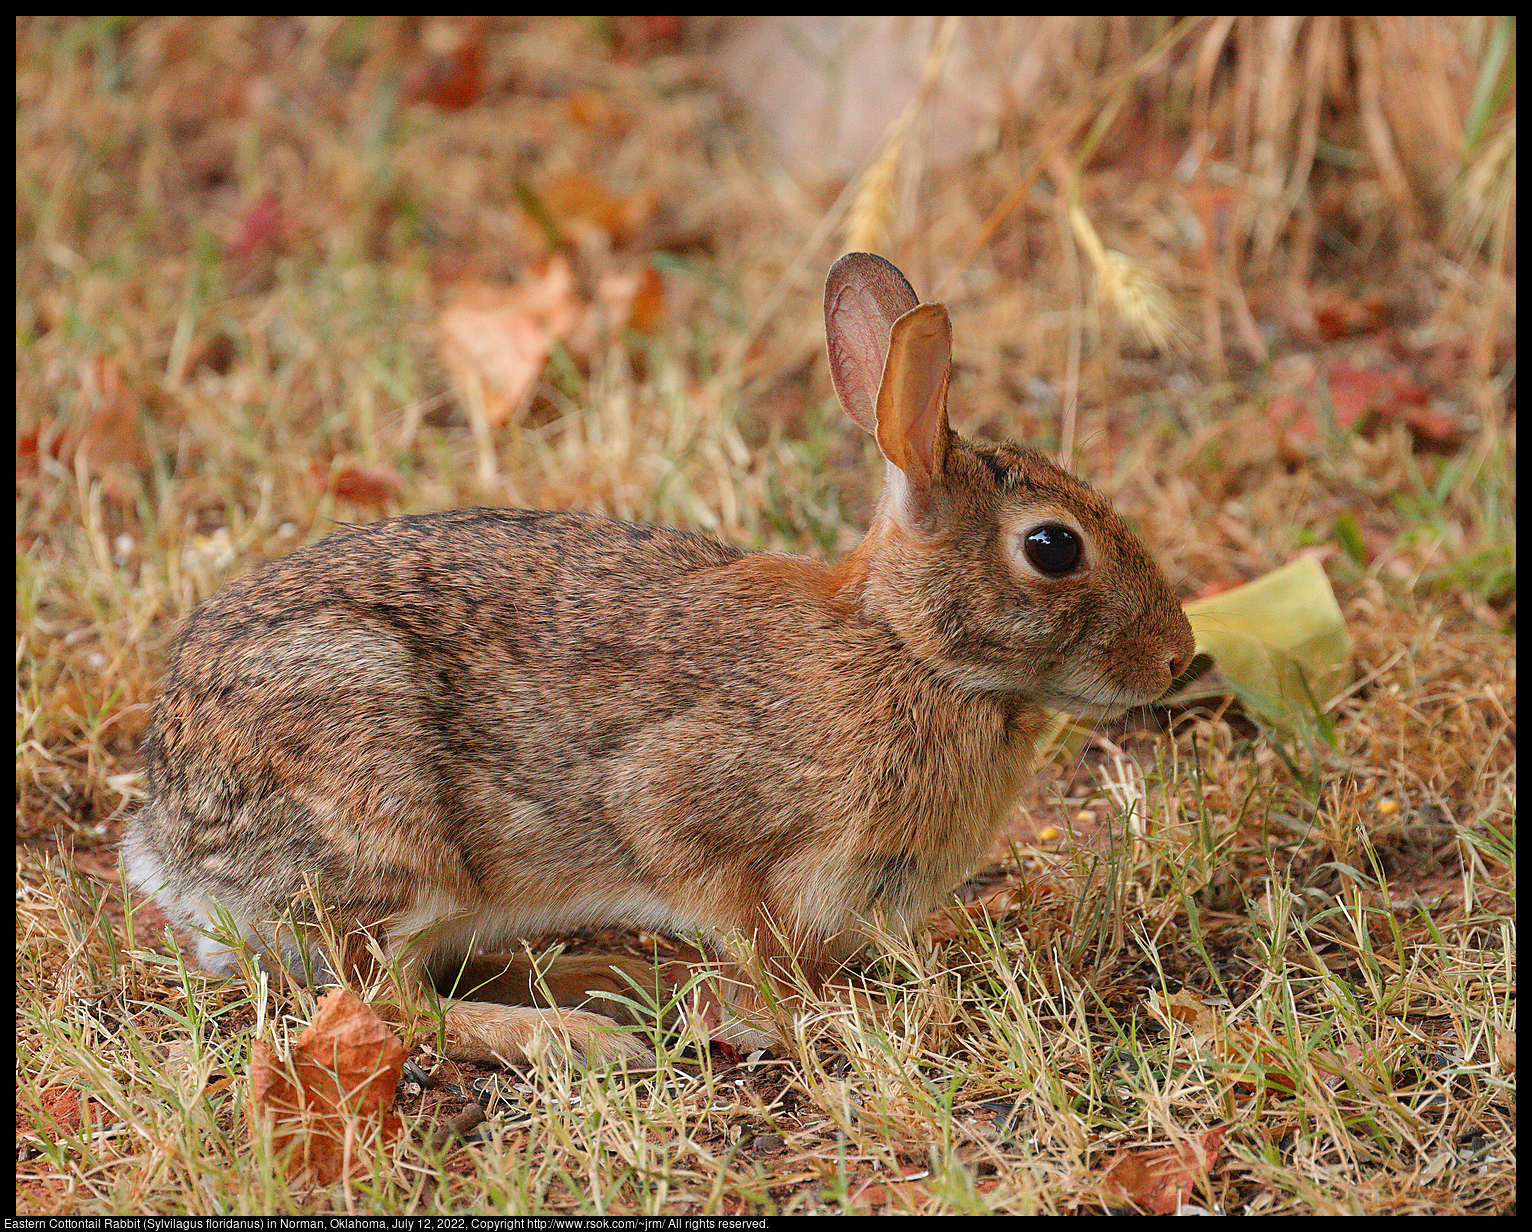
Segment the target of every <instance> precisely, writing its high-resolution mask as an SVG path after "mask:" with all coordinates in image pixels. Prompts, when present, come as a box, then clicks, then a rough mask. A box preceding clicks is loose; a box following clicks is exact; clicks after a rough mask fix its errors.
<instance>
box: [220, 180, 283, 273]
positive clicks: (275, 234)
mask: <svg viewBox="0 0 1532 1232" xmlns="http://www.w3.org/2000/svg"><path fill="white" fill-rule="evenodd" d="M285 225H286V218H285V217H284V215H283V213H282V203H281V201H280V200H278V198H277V194H276V193H274V192H267V193H262V194H261V195H260V196H259V197H258V198H257V199H256V201H255V203H254V204H253V205H252V206H251V207H250V208H249V209H247V210H246V211H245V213H244V217H242V218H241V219H240V220H239V235H238V237H237V238H236V239H235V241H234V243H233V244H231V245H230V246H229V253H230V255H231V256H235V257H241V258H244V257H249V256H252V255H254V253H255V251H256V250H257V249H258V248H260V247H261V245H263V244H266V243H269V242H271V241H274V240H276V239H278V238H279V237H280V236H281V234H282V229H283V227H284V226H285Z"/></svg>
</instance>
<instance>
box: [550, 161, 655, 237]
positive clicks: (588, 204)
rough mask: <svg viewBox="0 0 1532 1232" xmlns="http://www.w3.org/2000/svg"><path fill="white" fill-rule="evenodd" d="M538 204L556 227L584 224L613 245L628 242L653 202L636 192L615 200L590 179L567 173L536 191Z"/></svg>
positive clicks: (579, 172) (603, 186)
mask: <svg viewBox="0 0 1532 1232" xmlns="http://www.w3.org/2000/svg"><path fill="white" fill-rule="evenodd" d="M537 195H538V200H539V201H541V202H542V205H543V207H544V208H545V209H546V210H547V211H548V212H549V213H550V214H552V215H553V217H554V219H555V220H556V221H557V222H558V223H559V225H560V226H567V225H568V224H569V223H571V222H584V223H588V224H589V225H591V226H594V227H597V228H599V229H600V230H602V231H604V232H606V234H607V235H608V236H609V237H610V239H611V242H612V243H613V244H621V243H623V242H624V241H625V240H627V239H629V238H630V237H631V236H632V234H633V232H634V230H635V229H636V228H637V227H638V225H639V224H640V223H641V222H642V221H643V219H644V218H645V216H646V215H647V214H648V213H649V210H650V208H651V207H652V204H653V201H652V199H651V197H650V196H649V195H648V194H647V193H643V192H639V193H635V194H633V195H631V196H627V197H619V196H617V195H616V194H614V193H613V192H612V191H611V190H610V189H608V188H607V186H606V185H605V184H603V183H602V182H601V181H600V180H598V179H597V178H596V177H595V176H593V175H587V174H585V173H584V172H583V171H569V172H565V173H564V174H562V175H556V176H554V177H552V178H551V179H549V180H548V181H547V182H545V183H544V184H543V185H542V186H541V188H540V189H539V190H538V194H537Z"/></svg>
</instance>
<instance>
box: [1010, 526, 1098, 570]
mask: <svg viewBox="0 0 1532 1232" xmlns="http://www.w3.org/2000/svg"><path fill="white" fill-rule="evenodd" d="M1021 547H1022V550H1023V551H1024V552H1026V554H1027V559H1028V560H1029V561H1031V562H1032V567H1033V568H1034V569H1036V570H1037V571H1038V572H1039V573H1041V574H1044V575H1046V576H1048V577H1063V576H1064V575H1065V574H1066V573H1070V572H1073V571H1074V570H1075V569H1076V568H1078V567H1079V564H1080V562H1081V561H1082V560H1083V559H1084V558H1085V548H1084V545H1083V544H1081V542H1080V536H1079V535H1077V534H1076V533H1075V532H1074V531H1072V530H1070V529H1069V527H1067V526H1061V525H1060V524H1059V523H1057V522H1045V523H1043V525H1041V526H1039V527H1037V529H1035V530H1032V531H1029V532H1027V537H1026V538H1025V539H1023V540H1022V543H1021Z"/></svg>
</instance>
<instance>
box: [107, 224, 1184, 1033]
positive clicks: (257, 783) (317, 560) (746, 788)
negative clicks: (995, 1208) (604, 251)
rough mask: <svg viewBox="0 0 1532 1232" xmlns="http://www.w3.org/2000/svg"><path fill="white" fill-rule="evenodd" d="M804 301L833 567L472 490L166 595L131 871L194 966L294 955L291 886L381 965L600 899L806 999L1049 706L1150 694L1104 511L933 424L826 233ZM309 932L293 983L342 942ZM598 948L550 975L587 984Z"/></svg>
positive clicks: (962, 837) (917, 322)
mask: <svg viewBox="0 0 1532 1232" xmlns="http://www.w3.org/2000/svg"><path fill="white" fill-rule="evenodd" d="M825 317H826V328H827V333H828V336H829V347H830V361H831V372H832V376H833V378H834V383H835V388H836V392H837V394H838V395H839V397H840V399H841V402H842V405H843V406H844V408H845V409H846V412H847V413H848V414H849V415H850V416H851V418H852V419H853V420H855V421H856V422H857V423H858V424H860V425H861V426H862V427H863V428H864V429H866V430H867V431H868V432H870V433H872V434H873V435H874V436H875V437H876V438H877V440H878V444H879V447H880V449H881V451H882V453H883V455H884V457H885V459H886V461H887V482H886V483H885V486H884V491H883V494H882V497H881V499H880V501H879V504H878V507H877V511H876V514H875V516H874V518H873V521H872V525H871V527H870V529H869V530H868V532H867V536H866V538H865V539H864V540H863V542H862V543H861V545H860V546H859V547H857V548H856V549H855V550H854V551H853V552H851V553H850V554H849V555H848V556H846V557H845V558H844V559H842V560H840V561H839V562H838V563H835V564H833V565H825V564H821V563H819V562H817V561H813V560H806V559H801V558H799V557H794V556H786V555H779V554H775V553H756V554H747V553H744V552H741V551H738V550H736V549H734V548H731V547H727V546H725V545H723V544H720V543H716V542H714V541H712V540H710V539H707V538H704V537H703V536H700V535H695V534H688V533H686V532H683V531H676V530H664V529H658V528H654V527H644V526H634V525H629V524H626V523H622V522H615V521H612V520H609V519H607V518H602V517H594V516H590V515H587V514H574V513H532V512H526V511H522V510H506V509H469V510H462V511H458V512H451V513H442V514H434V515H428V516H424V517H408V518H395V519H391V520H388V521H384V522H379V523H377V524H374V525H371V526H365V527H359V528H350V529H346V530H342V531H340V532H338V533H336V534H334V535H332V536H330V537H329V538H328V539H325V540H324V541H323V542H321V543H318V544H315V545H313V546H311V547H308V548H305V549H303V550H302V551H299V552H296V553H294V554H293V555H291V556H289V557H287V558H286V559H284V560H280V561H277V562H276V563H274V564H272V565H270V566H269V567H267V568H265V569H263V570H261V571H260V572H258V573H256V574H255V575H254V576H252V577H250V578H248V579H246V580H244V581H243V582H240V583H238V584H235V585H231V586H229V587H228V588H227V589H225V590H224V591H223V592H222V593H220V594H219V595H217V596H216V597H214V598H213V599H211V600H210V601H209V602H207V603H206V604H204V605H203V606H202V607H201V608H200V609H199V610H198V611H197V612H196V613H195V614H194V615H193V616H192V618H191V620H190V621H189V623H188V625H187V628H186V630H185V633H184V634H183V636H182V637H181V639H180V641H179V643H178V644H177V646H176V647H175V650H174V651H173V653H172V655H171V659H170V664H169V670H168V672H167V675H166V679H165V685H164V691H163V694H162V696H161V697H160V699H159V703H158V705H157V706H156V708H155V713H154V719H153V726H152V731H151V734H150V737H149V740H148V743H147V745H146V754H147V761H148V766H149V776H150V788H151V792H150V795H151V798H150V801H149V803H148V805H147V806H146V808H145V809H144V810H143V811H142V812H141V813H140V814H139V815H138V816H137V817H136V818H135V819H134V821H133V823H132V825H131V827H130V831H129V834H128V837H127V842H126V861H127V866H128V869H129V872H130V874H131V876H132V878H133V880H134V882H135V883H136V884H137V885H139V886H140V887H142V888H144V889H145V890H147V891H149V892H151V893H154V894H156V895H157V897H158V899H159V901H160V903H161V904H162V905H163V906H164V907H165V909H166V910H167V912H169V913H170V914H171V916H172V917H173V918H175V919H177V920H178V921H180V922H182V923H184V924H187V925H191V926H193V927H195V928H196V929H198V930H200V931H201V932H202V934H203V935H202V937H201V939H200V940H199V943H198V954H199V958H200V959H201V960H202V961H203V963H204V965H207V966H210V967H212V968H214V969H228V967H229V966H230V962H231V958H230V954H229V952H228V951H227V950H226V949H224V948H223V947H222V945H220V944H219V943H218V942H217V941H215V940H213V939H212V938H211V937H209V936H208V935H207V930H209V929H210V928H212V927H213V925H214V923H215V921H216V920H218V919H219V918H220V913H226V915H227V917H229V918H232V920H233V921H234V923H235V924H236V926H237V927H238V928H239V929H241V930H243V932H244V933H245V935H246V937H247V938H248V939H249V940H251V941H252V943H257V944H259V945H262V946H264V947H265V950H266V952H267V953H273V952H278V951H279V952H280V953H281V955H282V959H283V961H285V962H286V963H287V965H288V966H289V967H290V968H291V967H295V966H296V965H297V961H298V960H297V958H296V952H297V950H298V942H299V940H308V939H309V933H308V927H309V926H308V925H307V924H305V921H308V920H311V919H312V918H313V913H312V911H310V912H308V913H307V914H305V912H304V911H303V909H302V907H301V900H302V899H303V897H304V895H305V892H306V890H307V891H309V892H312V893H317V895H318V897H319V903H320V905H321V906H322V907H324V908H325V909H326V911H327V912H328V913H330V914H332V915H333V916H334V917H336V918H337V919H339V920H340V921H341V932H342V933H343V934H344V935H346V936H351V937H363V938H365V937H366V936H371V937H373V938H374V939H376V940H377V941H379V942H380V943H381V945H382V947H383V949H384V951H385V952H386V954H387V955H388V956H389V957H391V958H402V959H403V966H404V969H405V970H406V971H407V972H408V973H410V978H411V979H412V980H415V979H424V978H426V977H428V976H434V977H437V978H440V977H441V976H442V975H443V974H444V973H445V974H448V975H450V974H451V973H452V972H454V971H455V970H456V968H457V965H458V963H459V962H460V961H461V960H463V959H464V957H465V956H467V955H468V954H469V953H470V952H471V951H474V950H476V949H482V948H484V947H494V946H498V945H504V944H507V943H513V942H514V941H515V939H518V938H523V937H532V936H537V935H539V934H542V933H546V932H550V931H555V930H565V929H571V928H578V927H582V926H590V925H604V924H609V923H616V922H623V923H629V924H640V925H646V926H648V927H651V928H656V929H662V930H669V931H674V932H678V933H681V932H700V933H701V934H702V935H703V936H704V937H705V938H707V939H708V940H709V943H710V944H711V945H712V946H713V947H714V952H715V953H716V954H717V955H719V956H720V957H722V956H726V955H728V954H730V953H731V950H730V944H731V943H730V938H736V939H738V938H743V939H744V940H745V941H747V942H749V943H751V945H753V948H754V950H755V953H756V957H757V961H758V963H759V966H758V968H757V970H759V971H762V972H764V973H765V975H766V977H767V978H769V979H772V980H773V981H778V982H780V983H781V985H782V988H783V989H784V990H785V989H786V975H787V972H788V971H789V970H791V969H793V968H796V969H797V970H798V972H799V973H800V974H801V975H802V977H803V978H804V979H805V980H806V981H807V982H808V984H809V985H810V986H811V987H813V986H818V985H820V984H821V983H822V982H823V981H824V980H825V979H826V978H827V977H828V976H829V975H830V974H832V973H833V972H834V970H835V969H836V968H837V966H838V965H839V964H841V963H842V962H844V961H845V959H846V958H847V957H848V956H849V955H851V954H852V953H854V952H855V950H856V949H857V948H859V947H860V946H861V945H862V944H864V943H865V936H866V931H865V928H866V925H867V923H868V922H869V921H873V920H877V921H881V922H883V923H884V924H885V925H891V926H894V927H908V926H909V925H911V924H913V923H914V922H916V921H918V920H919V919H920V918H921V916H922V915H923V914H924V913H925V912H926V911H928V910H929V909H930V908H931V907H932V906H934V905H935V904H937V903H938V902H939V901H940V900H941V899H942V897H943V896H944V895H946V894H947V893H948V892H949V891H950V890H951V889H952V888H953V886H954V885H956V884H957V882H958V881H959V880H960V879H961V878H962V877H963V876H964V875H965V873H966V872H967V871H969V870H970V869H971V868H972V867H973V865H974V864H975V863H976V862H978V861H979V860H981V859H982V858H983V857H984V855H985V854H986V851H987V849H988V847H989V845H990V842H991V840H992V838H993V836H994V834H995V831H996V829H997V827H998V825H999V823H1000V821H1001V819H1002V816H1003V814H1004V813H1005V811H1006V808H1007V806H1008V805H1009V804H1010V802H1011V801H1012V799H1013V797H1014V796H1015V794H1016V792H1017V790H1018V788H1019V786H1020V784H1021V782H1022V778H1023V776H1024V775H1025V774H1026V772H1027V768H1028V762H1029V758H1030V756H1031V753H1032V749H1033V745H1034V742H1035V741H1036V739H1037V736H1038V734H1039V732H1040V730H1041V728H1042V727H1043V724H1044V722H1045V717H1046V710H1045V707H1051V708H1057V709H1065V710H1070V711H1073V712H1075V713H1080V714H1085V715H1090V716H1104V715H1107V714H1109V713H1112V712H1115V711H1118V710H1121V709H1122V708H1123V707H1125V706H1127V705H1131V704H1142V703H1147V702H1150V701H1153V700H1155V699H1156V698H1158V697H1160V696H1161V695H1162V694H1163V693H1164V692H1165V691H1166V689H1167V688H1168V686H1169V684H1170V681H1171V679H1172V677H1173V676H1174V675H1175V674H1176V673H1177V672H1178V671H1179V670H1180V669H1181V668H1183V667H1184V666H1185V665H1186V663H1187V661H1188V660H1189V658H1190V656H1191V653H1192V636H1191V631H1190V628H1189V626H1188V625H1187V622H1186V618H1185V616H1184V615H1183V614H1182V612H1181V608H1180V605H1179V604H1178V603H1177V602H1176V600H1175V598H1174V596H1173V595H1172V593H1171V591H1170V589H1169V587H1168V586H1167V584H1166V582H1165V581H1164V579H1163V578H1162V577H1161V575H1160V573H1159V570H1158V569H1157V568H1156V567H1155V565H1154V563H1153V562H1152V561H1151V559H1150V557H1149V555H1148V553H1147V551H1146V550H1145V549H1144V547H1143V546H1142V545H1141V544H1140V543H1139V541H1138V540H1137V539H1136V538H1135V537H1134V536H1133V534H1132V533H1131V532H1130V531H1129V530H1128V529H1127V527H1126V526H1125V525H1124V524H1123V522H1122V521H1121V520H1120V519H1119V518H1118V516H1117V515H1116V514H1115V513H1114V512H1113V511H1112V509H1111V507H1110V506H1109V505H1108V503H1107V502H1106V501H1105V500H1104V499H1102V497H1101V496H1099V495H1098V494H1096V493H1095V492H1093V491H1092V490H1091V489H1089V488H1087V487H1085V486H1084V485H1083V484H1081V483H1079V482H1078V481H1077V480H1075V479H1073V478H1072V477H1070V476H1069V475H1068V474H1066V473H1065V472H1064V471H1062V470H1060V469H1059V468H1058V467H1056V466H1055V465H1053V464H1052V463H1051V462H1049V461H1048V460H1047V459H1046V458H1044V457H1043V456H1042V455H1041V454H1039V453H1037V452H1035V451H1033V450H1030V449H1019V448H1016V447H1014V446H1011V445H976V444H973V443H970V442H968V441H966V440H964V439H962V438H961V437H960V436H958V435H956V434H955V433H953V432H952V431H951V430H950V428H949V427H948V423H947V412H946V395H947V380H948V373H949V368H950V326H949V324H948V318H947V314H946V311H945V309H944V308H942V306H941V305H939V304H927V305H919V304H918V303H917V301H916V298H915V294H914V292H913V291H912V290H910V287H909V284H908V283H907V282H905V280H904V278H903V277H902V275H900V274H899V272H898V271H897V270H896V269H894V267H893V266H891V265H889V264H888V263H887V262H885V261H883V260H882V259H881V258H877V257H872V256H869V255H867V254H863V253H853V254H850V255H848V256H846V257H843V258H842V259H841V260H840V261H839V262H837V263H836V265H835V267H834V268H833V269H832V271H831V273H830V277H829V280H828V283H827V286H826V297H825ZM1039 560H1040V561H1041V562H1042V563H1041V564H1039V563H1037V562H1038V561H1039ZM284 917H285V918H287V919H288V920H289V926H288V927H287V928H286V929H285V930H274V927H273V925H274V922H275V921H277V920H279V919H282V918H284ZM294 920H296V921H297V924H296V932H294V931H293V927H294V926H293V924H292V921H294ZM262 939H264V940H262ZM406 942H408V943H409V944H405V943H406ZM318 948H321V949H322V947H318ZM341 951H342V952H341V953H339V954H335V953H333V952H332V953H328V954H325V953H320V954H319V956H318V957H317V959H316V960H315V961H316V962H317V966H318V970H317V972H311V973H310V975H311V977H313V978H317V979H329V978H332V976H333V973H334V972H335V971H337V970H338V971H340V972H341V973H343V974H352V973H354V972H355V971H356V970H357V969H359V968H360V967H361V966H363V965H365V963H366V961H367V959H366V955H365V953H364V952H363V950H362V949H361V948H360V947H359V946H354V947H348V946H346V945H342V946H341ZM610 963H611V960H609V959H608V960H602V962H601V963H600V964H593V963H592V962H591V961H589V960H587V961H586V962H584V963H583V964H576V967H575V974H574V976H573V977H571V978H572V980H573V983H572V984H571V983H570V980H569V979H566V980H565V982H564V983H565V989H566V992H567V991H569V990H571V989H572V990H573V992H574V994H575V995H574V996H572V997H560V998H559V999H560V1000H569V999H573V1000H578V999H579V995H578V994H579V993H581V992H583V990H584V989H588V988H591V987H594V986H604V987H607V988H612V989H620V988H621V987H622V985H621V983H620V982H619V981H617V980H615V979H613V978H612V973H611V972H610V971H607V970H604V969H605V968H606V967H608V966H609V965H610ZM598 965H599V966H600V967H601V968H603V970H597V966H598ZM525 974H526V973H525V970H524V968H523V969H522V971H521V973H520V978H521V981H522V984H523V985H524V984H525ZM507 978H511V977H507ZM603 981H605V982H604V984H603ZM733 996H734V1001H733V1006H734V1012H735V1014H736V1017H735V1018H734V1019H733V1020H732V1023H731V1025H729V1026H728V1027H727V1028H726V1030H725V1037H726V1038H732V1039H733V1040H734V1041H735V1042H736V1043H752V1042H757V1041H761V1040H764V1039H767V1038H769V1037H768V1036H766V1035H763V1034H762V1033H761V1032H760V1030H759V1028H760V1027H762V1026H766V1025H769V1024H768V1023H767V1022H766V1020H765V1019H764V1018H763V1016H762V1013H761V1004H760V1001H759V997H758V994H756V993H754V992H753V991H752V990H751V989H749V988H746V989H745V990H744V991H742V992H736V993H734V994H733ZM446 1028H447V1038H448V1042H449V1044H450V1045H451V1047H452V1049H453V1050H454V1051H455V1052H456V1053H457V1054H458V1055H462V1056H466V1057H477V1058H481V1059H489V1058H496V1059H499V1060H502V1061H505V1062H510V1063H517V1062H521V1061H523V1060H524V1059H525V1058H526V1057H527V1056H528V1055H529V1053H531V1052H534V1051H536V1050H537V1049H538V1048H540V1047H545V1046H550V1045H552V1046H555V1047H556V1046H559V1045H560V1044H563V1045H564V1046H567V1047H569V1048H572V1049H573V1050H574V1051H575V1052H577V1053H581V1054H585V1055H601V1056H624V1055H627V1056H635V1055H639V1054H640V1053H641V1052H642V1051H643V1050H642V1048H641V1046H640V1045H638V1044H637V1043H636V1042H634V1041H633V1040H632V1039H631V1038H630V1037H629V1036H627V1035H625V1034H622V1033H620V1032H617V1031H615V1030H613V1029H612V1023H611V1021H610V1020H609V1019H608V1018H606V1017H602V1016H598V1015H595V1014H591V1013H584V1012H575V1011H568V1010H563V1011H558V1010H549V1009H539V1008H535V1007H528V1006H506V1005H500V1004H493V1003H490V1002H489V1001H486V1000H459V1001H454V1002H452V1003H450V1004H449V1006H448V1009H447V1017H446Z"/></svg>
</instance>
